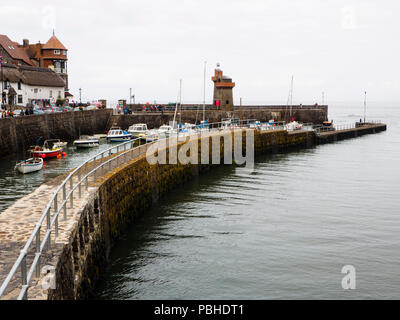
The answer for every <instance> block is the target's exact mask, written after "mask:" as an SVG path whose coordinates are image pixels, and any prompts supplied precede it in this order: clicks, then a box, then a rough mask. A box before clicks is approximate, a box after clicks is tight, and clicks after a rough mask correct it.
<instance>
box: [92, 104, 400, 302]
mask: <svg viewBox="0 0 400 320" xmlns="http://www.w3.org/2000/svg"><path fill="white" fill-rule="evenodd" d="M399 108H400V104H391V105H379V104H377V105H375V106H369V107H368V115H369V116H370V118H374V119H381V120H383V121H384V122H386V123H387V124H388V131H387V132H384V133H380V134H376V135H368V136H363V137H360V138H356V139H351V140H346V141H341V142H337V143H334V144H327V145H322V146H317V147H314V148H310V149H304V150H301V151H296V152H290V153H281V154H274V155H270V156H264V157H259V158H258V159H257V163H256V166H255V170H254V172H253V173H252V174H250V175H249V174H248V173H247V172H245V171H243V169H241V168H234V167H229V166H228V167H220V168H217V169H215V170H213V171H212V172H210V173H208V174H206V175H203V176H201V177H199V178H198V179H197V180H196V181H193V182H190V183H188V184H186V185H185V186H184V188H180V189H177V190H175V191H173V192H171V193H169V194H168V195H167V196H165V197H164V198H163V199H162V200H161V201H160V202H159V204H158V205H157V206H155V207H154V208H152V209H151V210H149V211H148V212H147V213H146V214H145V215H144V216H143V217H142V218H141V219H139V221H138V222H137V223H136V224H135V225H132V226H131V227H130V228H129V229H128V230H127V232H126V233H125V234H124V236H123V237H122V239H121V240H120V241H119V242H118V243H117V244H116V246H115V247H114V249H113V251H112V254H111V261H110V264H109V267H108V269H107V271H106V272H105V274H104V278H103V280H102V281H101V283H100V285H99V287H98V290H97V297H98V298H101V299H308V298H311V299H314V298H315V299H381V298H387V299H395V298H396V299H397V298H399V296H400V188H399V186H400V184H399V181H400V169H399V158H400V129H399V122H400V112H399ZM362 114H363V108H362V106H361V105H360V106H353V107H349V106H344V105H343V106H340V105H332V106H330V118H333V119H334V121H335V122H336V123H346V122H354V121H356V120H358V119H360V117H362ZM345 265H352V266H354V267H355V269H356V289H355V290H350V291H345V290H343V289H342V286H341V282H342V278H343V277H344V275H343V274H342V273H341V270H342V267H343V266H345Z"/></svg>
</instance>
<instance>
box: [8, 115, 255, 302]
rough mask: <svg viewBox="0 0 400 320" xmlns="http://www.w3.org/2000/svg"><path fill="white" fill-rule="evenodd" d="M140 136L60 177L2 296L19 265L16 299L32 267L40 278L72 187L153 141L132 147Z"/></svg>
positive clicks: (23, 295) (218, 125)
mask: <svg viewBox="0 0 400 320" xmlns="http://www.w3.org/2000/svg"><path fill="white" fill-rule="evenodd" d="M243 124H246V126H247V124H248V121H247V120H239V127H241V125H243ZM207 125H208V128H206V129H208V130H209V131H212V130H218V129H221V128H222V129H236V128H235V127H226V122H215V123H210V124H207ZM195 127H196V126H195ZM197 127H199V126H197ZM241 128H243V127H241ZM203 129H204V128H203ZM179 134H180V132H179V130H178V131H177V136H178V137H179ZM141 139H142V138H136V139H131V140H129V141H126V142H123V143H121V144H118V145H116V146H112V147H110V148H108V149H106V150H104V151H102V152H100V153H98V154H96V155H95V156H92V157H90V158H89V159H87V160H86V161H85V162H83V163H82V164H81V165H80V166H78V167H77V168H75V169H74V170H73V171H72V172H70V173H69V174H68V176H67V177H66V178H65V179H64V181H63V182H62V183H61V184H60V185H59V187H58V188H57V189H56V191H55V192H54V194H53V196H52V197H51V198H50V200H49V202H48V203H47V205H46V207H45V209H44V211H43V214H42V216H41V217H40V219H39V221H38V222H37V224H36V225H35V228H34V230H33V231H32V233H31V235H30V237H29V239H28V241H27V242H26V244H25V246H24V248H23V249H22V250H21V252H20V255H19V256H18V258H17V260H16V261H15V263H14V265H13V266H12V268H11V270H10V272H9V273H8V275H7V277H6V279H5V280H4V281H3V283H2V285H1V287H0V297H2V296H3V294H4V293H5V291H6V289H7V287H8V285H9V284H10V282H11V280H12V279H13V278H14V276H15V274H16V272H17V270H18V268H20V267H21V278H22V286H21V291H20V293H19V295H18V300H22V299H27V294H28V289H29V287H30V281H31V280H32V277H33V274H34V272H35V270H36V277H37V278H40V270H41V266H40V257H41V254H42V253H43V251H44V250H45V248H46V247H47V250H49V249H50V247H51V233H52V232H53V227H54V228H55V230H54V232H55V236H56V237H57V236H58V219H59V214H60V212H61V210H63V211H64V220H66V219H67V203H68V201H70V204H71V206H70V209H72V208H73V193H74V192H75V191H76V189H78V190H79V198H81V197H82V193H81V188H82V183H84V182H85V189H86V190H88V187H89V183H88V180H89V177H90V176H91V175H93V183H96V181H97V176H96V172H97V171H98V170H99V169H101V170H102V171H103V176H104V166H105V165H106V164H108V165H109V169H110V171H111V166H112V161H117V166H116V167H118V166H119V158H120V157H122V156H124V157H125V158H124V159H125V162H126V154H127V153H128V152H132V153H133V152H134V150H136V149H139V150H140V148H141V147H143V146H146V150H147V146H148V145H149V144H152V143H154V142H155V141H150V142H148V141H147V137H146V143H145V144H139V146H136V147H133V146H134V145H135V143H134V142H136V141H140V140H141ZM164 139H169V138H168V137H165V138H164ZM160 140H162V139H158V140H157V141H160ZM128 145H130V148H128V150H127V146H128ZM122 147H123V150H120V148H122ZM114 149H117V153H116V156H115V157H113V156H112V155H113V153H112V151H113V150H114ZM121 151H123V152H121ZM106 154H108V155H107V156H108V157H109V159H107V160H106V161H104V156H105V155H106ZM139 155H140V153H139ZM99 157H101V158H100V159H97V158H99ZM97 160H101V161H100V164H99V165H97V163H96V161H97ZM130 160H132V159H130ZM130 160H129V161H130ZM91 162H93V164H94V165H93V169H92V170H91V171H89V172H88V165H89V163H91ZM82 169H85V174H84V175H83V176H82ZM76 174H77V175H78V181H77V182H76V183H75V184H74V185H73V178H74V175H76ZM68 182H69V184H70V190H69V192H68V193H67V192H66V186H67V183H68ZM61 192H62V196H63V199H62V202H61V203H60V205H58V196H59V194H60V193H61ZM52 207H53V211H54V213H53V217H52V216H51V211H52ZM45 220H46V232H45V234H44V237H43V239H41V229H42V224H43V222H44V221H45ZM35 238H36V239H35ZM34 241H35V245H36V251H35V257H34V259H33V261H32V264H31V266H30V268H29V272H27V271H28V270H27V261H26V258H27V255H28V251H29V249H30V248H31V246H32V244H33V242H34Z"/></svg>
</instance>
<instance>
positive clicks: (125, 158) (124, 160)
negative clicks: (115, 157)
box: [124, 144, 126, 163]
mask: <svg viewBox="0 0 400 320" xmlns="http://www.w3.org/2000/svg"><path fill="white" fill-rule="evenodd" d="M124 162H125V163H126V144H124Z"/></svg>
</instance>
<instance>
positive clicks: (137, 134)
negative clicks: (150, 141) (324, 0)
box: [128, 123, 149, 138]
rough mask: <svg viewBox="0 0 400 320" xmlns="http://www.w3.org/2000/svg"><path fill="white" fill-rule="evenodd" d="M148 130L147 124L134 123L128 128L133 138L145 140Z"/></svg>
mask: <svg viewBox="0 0 400 320" xmlns="http://www.w3.org/2000/svg"><path fill="white" fill-rule="evenodd" d="M148 131H149V129H147V124H145V123H136V124H133V125H131V126H130V127H129V129H128V132H129V133H130V134H131V135H132V136H133V137H134V138H145V137H146V134H147V133H148Z"/></svg>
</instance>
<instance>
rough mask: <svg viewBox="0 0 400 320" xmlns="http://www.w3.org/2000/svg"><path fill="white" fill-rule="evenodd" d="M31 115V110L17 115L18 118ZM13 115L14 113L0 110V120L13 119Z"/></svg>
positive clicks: (27, 109)
mask: <svg viewBox="0 0 400 320" xmlns="http://www.w3.org/2000/svg"><path fill="white" fill-rule="evenodd" d="M31 114H33V108H26V109H25V111H21V112H20V113H18V116H20V117H22V116H29V115H31ZM14 115H15V113H14V111H12V110H7V109H0V118H13V117H14Z"/></svg>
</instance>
